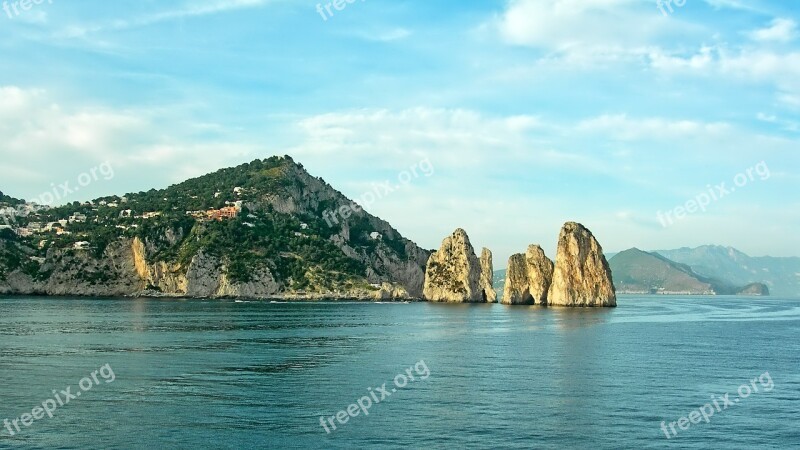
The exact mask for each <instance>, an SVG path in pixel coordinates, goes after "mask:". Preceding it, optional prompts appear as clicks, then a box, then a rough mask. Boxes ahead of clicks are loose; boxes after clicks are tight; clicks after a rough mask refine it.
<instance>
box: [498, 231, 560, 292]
mask: <svg viewBox="0 0 800 450" xmlns="http://www.w3.org/2000/svg"><path fill="white" fill-rule="evenodd" d="M552 279H553V261H550V259H549V258H548V257H547V256H546V255H545V254H544V250H542V248H541V247H539V246H538V245H531V246H529V247H528V251H527V252H526V253H525V254H524V255H523V254H522V253H517V254H516V255H512V256H511V258H509V260H508V270H507V272H506V285H505V288H504V290H503V303H504V304H507V305H546V304H547V291H548V289H549V288H550V283H551V281H552Z"/></svg>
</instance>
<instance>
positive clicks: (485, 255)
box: [481, 247, 497, 303]
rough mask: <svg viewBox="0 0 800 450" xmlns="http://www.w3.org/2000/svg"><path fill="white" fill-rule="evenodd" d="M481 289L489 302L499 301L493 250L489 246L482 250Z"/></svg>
mask: <svg viewBox="0 0 800 450" xmlns="http://www.w3.org/2000/svg"><path fill="white" fill-rule="evenodd" d="M481 289H483V296H484V298H485V299H486V302H487V303H497V291H495V290H494V264H493V263H492V251H491V250H489V249H488V248H485V247H484V249H483V251H482V252H481Z"/></svg>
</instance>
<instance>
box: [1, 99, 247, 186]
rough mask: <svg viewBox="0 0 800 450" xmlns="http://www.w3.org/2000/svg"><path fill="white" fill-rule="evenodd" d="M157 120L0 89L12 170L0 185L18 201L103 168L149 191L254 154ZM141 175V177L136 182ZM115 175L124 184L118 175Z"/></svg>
mask: <svg viewBox="0 0 800 450" xmlns="http://www.w3.org/2000/svg"><path fill="white" fill-rule="evenodd" d="M164 114H165V113H164V110H159V111H148V110H117V109H113V108H108V107H78V108H74V107H70V106H69V105H62V104H60V103H59V102H58V99H56V98H53V96H51V95H50V93H49V92H47V91H45V90H41V89H23V88H20V87H17V86H0V134H2V135H3V143H2V145H0V159H2V160H4V161H14V162H15V164H14V167H13V169H12V170H8V171H4V174H3V178H4V179H5V180H9V179H12V180H15V183H14V187H15V188H17V189H20V191H19V192H18V196H20V197H22V196H29V197H33V196H35V195H38V193H40V192H42V191H44V190H46V189H47V186H49V185H50V183H52V182H56V180H63V179H64V178H65V177H69V176H72V175H77V174H79V173H80V172H82V171H84V170H86V169H87V168H89V167H94V166H96V165H97V164H99V163H102V162H106V161H108V162H110V163H112V164H113V166H114V167H115V168H116V169H127V170H128V172H127V177H128V180H129V181H130V183H131V184H132V185H136V186H137V187H145V186H147V188H150V187H154V186H153V183H156V186H157V185H158V184H159V183H163V184H168V183H171V182H177V181H182V180H183V179H185V178H187V177H190V176H198V175H202V174H204V173H207V172H210V171H213V170H216V169H219V168H220V167H223V166H225V165H230V164H231V163H238V162H241V161H242V160H243V159H244V158H246V157H247V155H251V154H255V153H256V152H255V147H254V146H252V145H249V144H235V143H233V144H232V143H227V142H224V141H222V142H220V141H218V140H208V139H204V140H202V141H199V139H195V138H193V135H194V134H195V132H196V131H197V127H195V125H194V124H193V123H192V122H191V120H186V117H185V116H184V117H181V118H180V119H176V118H174V117H169V116H164ZM198 127H200V128H201V129H204V128H205V127H207V124H202V123H201V124H199V125H198ZM140 171H145V172H146V174H147V175H146V176H139V173H140ZM118 173H119V174H122V175H123V176H125V175H124V174H125V172H124V170H118ZM106 189H107V188H106ZM108 193H109V192H107V191H98V192H96V194H108ZM87 195H88V194H87ZM70 200H74V199H70Z"/></svg>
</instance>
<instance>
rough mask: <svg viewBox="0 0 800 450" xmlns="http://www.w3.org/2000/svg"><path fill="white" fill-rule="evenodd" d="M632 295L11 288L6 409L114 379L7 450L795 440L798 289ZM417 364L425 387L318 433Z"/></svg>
mask: <svg viewBox="0 0 800 450" xmlns="http://www.w3.org/2000/svg"><path fill="white" fill-rule="evenodd" d="M619 304H620V306H619V307H618V308H616V309H608V310H565V309H542V308H538V307H506V306H501V305H471V306H470V305H463V306H462V305H436V304H426V303H412V304H357V303H344V304H342V303H338V304H337V303H302V304H301V303H294V304H286V303H266V302H250V303H246V302H245V303H237V302H232V301H231V302H227V301H226V302H219V301H159V300H86V299H48V298H6V299H0V420H2V419H9V420H14V419H16V418H19V417H20V416H22V414H25V413H31V412H32V409H33V408H34V407H36V406H37V405H41V404H42V402H44V401H46V400H48V399H52V398H54V394H53V392H52V391H53V390H57V391H61V390H64V389H66V388H67V386H71V387H72V392H73V393H74V392H75V391H76V390H78V391H80V388H79V387H78V383H79V381H80V380H81V379H82V378H84V377H87V376H88V375H90V374H91V372H93V371H95V370H97V369H99V368H100V367H101V366H103V365H105V364H109V365H110V367H111V368H112V369H113V372H114V377H115V378H114V381H113V382H111V383H106V382H105V380H104V379H103V378H102V377H100V378H99V385H96V386H94V387H92V388H91V390H89V391H86V392H82V396H81V397H80V398H76V399H73V400H71V401H70V402H69V404H66V405H64V406H62V407H60V408H58V409H57V410H56V411H55V412H54V415H53V417H52V418H49V417H47V416H46V415H45V416H44V418H43V419H41V420H37V421H35V422H34V423H33V424H32V425H31V426H29V427H24V426H22V432H21V433H17V434H15V435H14V436H10V433H9V432H8V430H6V429H5V427H3V428H2V429H0V448H120V449H122V448H142V449H144V448H179V449H183V448H185V449H193V448H231V449H241V448H275V449H279V448H326V449H327V448H348V449H349V448H487V449H488V448H492V449H494V448H525V449H527V448H592V449H606V448H608V449H619V448H637V449H638V448H781V449H784V448H800V301H799V300H787V299H744V298H670V297H664V298H661V297H659V298H652V297H621V298H620V301H619ZM419 361H424V367H427V369H428V371H429V376H428V377H427V379H425V380H422V379H421V378H422V376H420V375H419V373H418V372H416V371H414V370H412V371H411V374H413V375H414V376H415V378H416V380H415V381H413V382H412V381H410V380H409V382H408V385H407V386H406V387H405V388H403V389H397V390H396V392H395V393H393V394H391V396H390V397H388V398H386V399H385V400H384V401H382V402H380V403H379V404H376V405H373V406H372V407H371V408H370V409H369V415H368V416H364V415H363V414H360V415H358V416H357V417H354V418H350V419H349V421H348V422H347V423H346V424H345V425H341V424H338V423H337V425H338V429H337V430H336V431H333V432H332V433H330V434H328V433H326V431H325V429H324V428H323V427H322V426H321V425H320V417H321V416H324V417H331V416H334V415H336V413H337V412H338V411H341V410H343V409H346V408H347V407H348V405H350V404H353V403H355V402H356V401H357V400H359V399H360V398H361V397H363V396H365V395H369V389H373V392H374V389H375V388H379V387H381V386H382V385H383V384H384V383H387V388H391V387H395V385H394V382H393V380H394V379H395V376H396V375H398V374H406V369H408V368H411V367H412V366H414V365H415V364H416V363H418V362H419ZM420 367H423V366H420ZM765 372H769V374H770V377H771V379H772V380H773V382H774V388H773V389H772V390H771V391H770V392H765V390H764V388H763V387H761V386H762V385H761V384H757V386H759V387H760V390H759V392H758V393H754V394H752V395H751V396H750V397H749V398H747V399H742V400H741V401H740V402H739V403H737V404H736V405H735V406H733V407H730V408H728V409H727V410H723V411H722V412H720V413H717V414H716V415H715V416H714V417H712V418H711V423H709V424H706V423H705V422H702V423H700V424H692V425H691V426H690V428H689V429H688V430H678V431H679V435H678V437H676V438H672V439H670V440H667V438H666V436H665V434H664V432H663V431H662V430H661V428H660V427H661V422H662V421H666V422H667V423H669V422H677V421H678V419H680V418H681V417H684V416H688V415H689V413H690V412H691V411H693V410H696V409H698V408H700V407H702V406H703V405H704V404H706V403H707V402H709V401H710V400H711V396H712V395H717V396H722V395H724V394H726V393H731V394H732V395H731V399H732V398H734V397H738V393H737V389H738V388H739V387H740V386H741V385H743V384H750V380H752V379H754V378H756V377H758V376H759V375H762V374H764V373H765ZM378 398H380V396H378ZM334 420H335V419H334Z"/></svg>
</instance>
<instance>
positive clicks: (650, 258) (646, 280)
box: [609, 248, 769, 295]
mask: <svg viewBox="0 0 800 450" xmlns="http://www.w3.org/2000/svg"><path fill="white" fill-rule="evenodd" d="M609 264H610V266H611V271H612V273H613V276H614V285H615V286H616V288H617V291H618V292H620V293H636V294H642V293H649V294H678V295H732V294H738V295H769V290H768V289H767V287H766V286H764V285H762V284H748V285H747V286H745V287H737V286H734V285H732V284H728V283H726V282H724V281H720V280H717V279H714V278H710V277H705V276H703V275H700V274H698V273H696V272H695V271H694V270H692V268H691V267H689V266H688V265H686V264H680V263H676V262H674V261H671V260H669V259H667V258H665V257H663V256H661V255H659V254H657V253H647V252H644V251H641V250H639V249H637V248H632V249H630V250H626V251H624V252H621V253H618V254H616V255H614V257H613V258H611V260H610V261H609Z"/></svg>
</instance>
